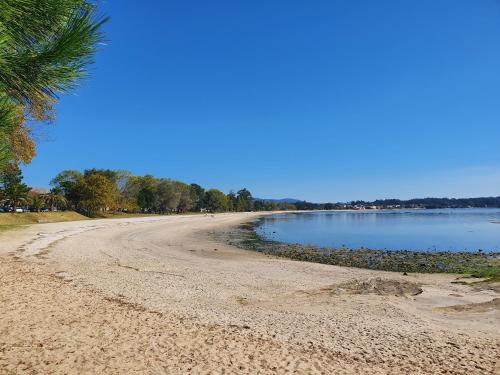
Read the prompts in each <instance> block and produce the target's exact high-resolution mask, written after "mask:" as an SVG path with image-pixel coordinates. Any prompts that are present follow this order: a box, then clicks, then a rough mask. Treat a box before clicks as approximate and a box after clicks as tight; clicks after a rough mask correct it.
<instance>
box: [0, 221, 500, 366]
mask: <svg viewBox="0 0 500 375" xmlns="http://www.w3.org/2000/svg"><path fill="white" fill-rule="evenodd" d="M256 215H257V214H255V213H238V214H219V215H187V216H168V217H151V218H135V219H131V218H129V219H111V220H94V221H80V222H69V223H53V224H39V225H33V226H29V227H24V228H22V229H17V230H14V231H9V232H5V233H1V234H0V306H1V307H0V373H5V374H35V373H36V374H39V373H47V374H67V373H84V374H95V373H106V374H115V373H116V374H118V373H141V374H142V373H145V374H161V373H181V374H184V373H193V374H194V373H250V374H256V373H263V374H267V373H301V374H314V373H317V374H321V373H329V374H332V373H339V374H342V373H345V374H359V373H370V374H387V373H391V374H392V373H394V374H396V373H402V374H410V373H428V374H436V373H452V374H492V373H500V363H499V358H500V309H499V304H498V300H495V298H498V297H500V295H499V294H498V293H497V292H495V291H494V290H488V289H487V288H482V289H478V288H472V287H470V286H468V285H462V284H455V283H452V281H454V280H455V278H456V276H454V275H442V274H432V275H430V274H410V275H408V276H403V275H401V274H397V273H391V272H383V271H369V270H362V269H356V268H346V267H337V266H330V265H322V264H314V263H305V262H298V261H292V260H286V259H281V258H274V257H269V256H265V255H262V254H259V253H255V252H250V251H245V250H241V249H237V248H234V247H232V246H229V245H227V244H222V243H218V242H216V241H215V240H213V239H211V238H212V237H211V236H209V235H208V233H209V232H211V231H219V230H223V229H225V228H227V227H229V226H232V225H237V224H238V223H241V222H243V221H246V220H249V219H252V218H254V217H256Z"/></svg>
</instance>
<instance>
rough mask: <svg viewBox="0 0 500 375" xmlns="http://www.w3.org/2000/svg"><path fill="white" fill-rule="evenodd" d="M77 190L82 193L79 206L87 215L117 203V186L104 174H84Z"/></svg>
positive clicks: (94, 213) (92, 214)
mask: <svg viewBox="0 0 500 375" xmlns="http://www.w3.org/2000/svg"><path fill="white" fill-rule="evenodd" d="M76 190H77V191H78V192H79V194H80V195H81V199H80V204H79V208H80V209H81V210H83V211H84V212H85V213H86V214H87V215H90V216H95V215H96V214H97V213H99V212H103V211H106V210H107V209H108V208H110V207H113V206H114V205H115V202H116V187H115V185H114V184H113V183H112V182H111V181H110V180H109V179H107V178H106V177H105V176H103V175H102V174H99V173H92V174H88V175H86V176H84V178H83V179H80V180H79V181H78V183H77V186H76Z"/></svg>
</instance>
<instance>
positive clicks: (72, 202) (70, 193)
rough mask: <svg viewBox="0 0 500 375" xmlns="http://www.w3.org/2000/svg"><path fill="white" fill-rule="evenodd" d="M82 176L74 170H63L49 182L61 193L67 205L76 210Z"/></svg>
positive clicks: (79, 198) (79, 197) (78, 202)
mask: <svg viewBox="0 0 500 375" xmlns="http://www.w3.org/2000/svg"><path fill="white" fill-rule="evenodd" d="M83 178H84V177H83V174H82V173H81V172H79V171H75V170H64V171H62V172H61V173H59V174H58V175H57V176H56V177H54V178H53V179H52V181H50V184H51V185H52V186H53V187H54V189H56V191H58V192H61V193H62V194H63V195H64V198H65V199H66V202H67V203H68V205H69V206H70V207H71V208H72V209H74V210H76V209H77V207H78V206H79V204H80V200H81V191H80V188H81V187H82V186H83V185H82V181H81V180H82V179H83Z"/></svg>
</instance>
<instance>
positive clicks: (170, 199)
mask: <svg viewBox="0 0 500 375" xmlns="http://www.w3.org/2000/svg"><path fill="white" fill-rule="evenodd" d="M180 198H181V192H180V191H179V189H178V187H177V183H176V181H173V180H169V179H161V180H160V181H159V182H158V185H157V187H156V195H155V207H156V210H157V211H158V212H160V213H162V214H164V213H166V212H172V211H175V210H177V207H178V206H179V202H180Z"/></svg>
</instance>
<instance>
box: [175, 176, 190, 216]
mask: <svg viewBox="0 0 500 375" xmlns="http://www.w3.org/2000/svg"><path fill="white" fill-rule="evenodd" d="M176 187H177V190H178V191H179V204H178V205H177V211H178V212H182V213H184V212H187V211H189V210H191V209H192V208H193V207H194V199H193V195H192V191H191V188H190V186H189V185H186V184H185V183H183V182H176Z"/></svg>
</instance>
